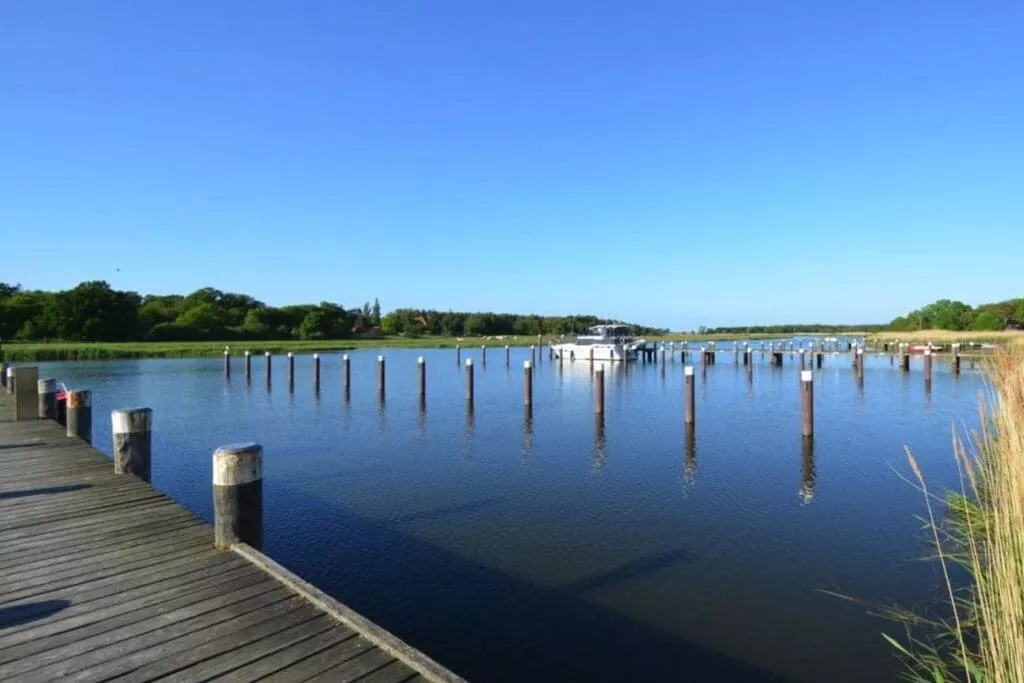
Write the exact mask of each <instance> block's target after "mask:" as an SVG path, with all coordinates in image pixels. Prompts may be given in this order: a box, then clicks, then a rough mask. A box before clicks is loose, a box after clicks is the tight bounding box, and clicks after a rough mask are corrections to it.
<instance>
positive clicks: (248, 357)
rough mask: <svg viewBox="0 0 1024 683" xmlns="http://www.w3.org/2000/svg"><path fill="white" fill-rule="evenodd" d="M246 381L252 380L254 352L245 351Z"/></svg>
mask: <svg viewBox="0 0 1024 683" xmlns="http://www.w3.org/2000/svg"><path fill="white" fill-rule="evenodd" d="M245 381H246V382H247V383H248V382H251V381H252V354H250V353H249V352H248V351H246V352H245Z"/></svg>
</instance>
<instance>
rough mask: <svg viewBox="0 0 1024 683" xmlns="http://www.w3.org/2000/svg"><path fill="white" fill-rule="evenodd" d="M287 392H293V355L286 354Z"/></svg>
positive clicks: (290, 353)
mask: <svg viewBox="0 0 1024 683" xmlns="http://www.w3.org/2000/svg"><path fill="white" fill-rule="evenodd" d="M288 391H289V393H290V392H293V391H295V354H294V353H292V352H291V351H289V352H288Z"/></svg>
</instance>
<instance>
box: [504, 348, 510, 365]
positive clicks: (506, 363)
mask: <svg viewBox="0 0 1024 683" xmlns="http://www.w3.org/2000/svg"><path fill="white" fill-rule="evenodd" d="M510 361H511V352H510V351H509V348H508V344H505V367H506V368H507V367H508V366H509V362H510Z"/></svg>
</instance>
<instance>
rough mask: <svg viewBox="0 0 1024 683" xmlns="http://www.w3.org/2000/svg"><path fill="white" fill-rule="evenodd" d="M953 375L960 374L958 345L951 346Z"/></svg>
mask: <svg viewBox="0 0 1024 683" xmlns="http://www.w3.org/2000/svg"><path fill="white" fill-rule="evenodd" d="M953 374H954V375H959V374H960V345H959V344H953Z"/></svg>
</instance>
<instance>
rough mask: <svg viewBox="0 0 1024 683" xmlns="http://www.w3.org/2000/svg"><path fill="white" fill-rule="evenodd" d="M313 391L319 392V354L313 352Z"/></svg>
mask: <svg viewBox="0 0 1024 683" xmlns="http://www.w3.org/2000/svg"><path fill="white" fill-rule="evenodd" d="M313 393H315V394H319V393H320V354H319V353H314V354H313Z"/></svg>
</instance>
